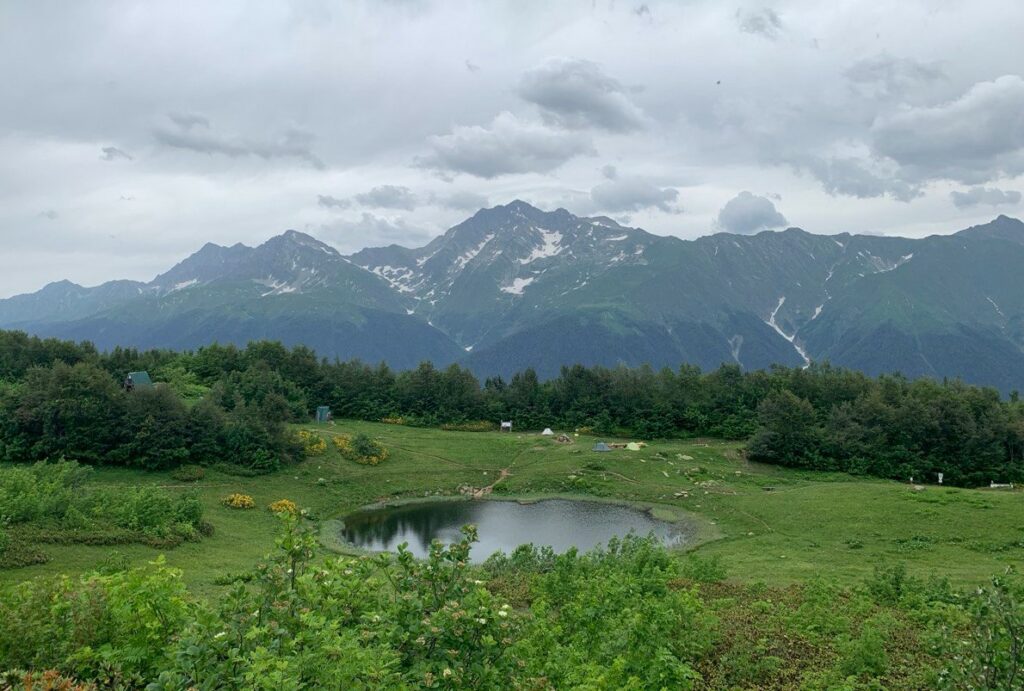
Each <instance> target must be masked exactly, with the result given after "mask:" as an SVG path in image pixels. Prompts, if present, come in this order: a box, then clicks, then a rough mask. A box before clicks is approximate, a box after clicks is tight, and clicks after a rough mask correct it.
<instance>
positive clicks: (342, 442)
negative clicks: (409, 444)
mask: <svg viewBox="0 0 1024 691" xmlns="http://www.w3.org/2000/svg"><path fill="white" fill-rule="evenodd" d="M332 439H333V441H334V446H335V447H336V448H337V449H338V451H339V452H340V453H341V455H342V456H344V457H345V458H347V459H349V460H350V461H355V462H356V463H361V464H363V465H379V464H380V463H382V462H384V461H385V460H387V458H388V455H389V452H388V450H387V447H385V446H384V445H383V444H381V443H380V442H379V441H377V440H375V439H372V438H371V437H369V436H367V435H365V434H362V433H360V434H356V435H355V436H352V437H350V436H348V435H345V434H339V435H336V436H334V437H332Z"/></svg>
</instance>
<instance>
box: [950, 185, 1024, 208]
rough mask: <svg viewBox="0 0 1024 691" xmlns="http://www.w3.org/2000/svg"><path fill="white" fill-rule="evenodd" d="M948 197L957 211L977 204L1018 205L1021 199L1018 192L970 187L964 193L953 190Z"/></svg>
mask: <svg viewBox="0 0 1024 691" xmlns="http://www.w3.org/2000/svg"><path fill="white" fill-rule="evenodd" d="M949 196H950V198H951V199H952V200H953V204H954V205H955V206H956V208H958V209H967V208H970V207H972V206H978V205H979V204H985V205H988V206H998V205H999V204H1019V203H1020V199H1021V194H1020V192H1018V191H1016V190H1001V189H998V188H996V187H972V188H970V189H969V190H966V191H964V192H959V191H957V190H954V191H952V192H950V193H949Z"/></svg>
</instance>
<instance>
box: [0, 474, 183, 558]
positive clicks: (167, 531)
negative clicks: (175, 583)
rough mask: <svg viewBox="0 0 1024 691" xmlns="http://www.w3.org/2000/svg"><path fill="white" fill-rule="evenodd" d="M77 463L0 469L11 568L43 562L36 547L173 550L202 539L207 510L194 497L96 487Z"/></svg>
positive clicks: (158, 490) (1, 517) (143, 489)
mask: <svg viewBox="0 0 1024 691" xmlns="http://www.w3.org/2000/svg"><path fill="white" fill-rule="evenodd" d="M90 473H91V471H90V469H89V468H86V467H83V466H80V465H78V464H77V463H73V462H61V463H36V464H34V465H32V466H28V467H12V468H3V469H0V512H2V515H0V520H2V521H4V522H5V523H6V524H7V532H8V533H9V542H10V546H9V548H8V549H7V550H0V551H2V552H4V553H5V554H4V555H3V562H4V563H5V564H7V565H9V566H22V565H26V564H32V563H39V562H41V561H45V560H46V559H45V556H44V555H41V554H40V553H39V552H38V551H37V550H36V549H34V548H33V547H32V545H33V544H34V543H38V542H49V543H59V544H76V543H78V544H126V543H130V542H139V543H144V544H154V545H159V546H164V547H173V546H175V545H177V544H179V543H180V542H181V541H182V540H194V539H198V537H199V536H200V534H202V532H203V529H202V517H203V509H202V504H201V503H200V502H199V499H198V498H197V497H196V496H194V495H193V494H191V493H173V492H169V491H167V490H165V489H163V488H160V487H156V486H153V485H142V486H136V487H120V488H116V489H115V488H111V487H105V486H100V487H95V486H91V485H90V484H89V483H88V482H87V479H88V477H89V474H90Z"/></svg>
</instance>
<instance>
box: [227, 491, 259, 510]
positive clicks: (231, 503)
mask: <svg viewBox="0 0 1024 691" xmlns="http://www.w3.org/2000/svg"><path fill="white" fill-rule="evenodd" d="M220 503H221V504H223V505H224V506H226V507H228V508H229V509H255V508H256V502H255V501H253V498H252V497H250V496H249V495H248V494H240V493H238V492H235V493H233V494H229V495H228V496H226V497H224V498H223V499H221V500H220Z"/></svg>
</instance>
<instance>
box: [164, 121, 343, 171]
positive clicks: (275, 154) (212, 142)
mask: <svg viewBox="0 0 1024 691" xmlns="http://www.w3.org/2000/svg"><path fill="white" fill-rule="evenodd" d="M153 137H154V138H155V139H156V141H157V142H158V143H159V144H161V145H163V146H165V147H168V148H171V149H181V150H184V151H193V152H196V153H201V154H207V155H208V156H213V155H215V154H218V155H222V156H227V157H228V158H246V157H249V156H256V157H258V158H262V159H264V160H267V161H269V160H271V159H280V158H296V159H299V160H302V161H305V162H306V163H308V164H309V165H311V166H313V167H314V168H317V169H323V168H325V167H326V166H325V165H324V163H323V161H321V160H320V159H319V158H317V156H316V155H315V154H313V152H312V151H311V150H310V146H309V145H310V143H311V142H312V139H313V137H312V135H310V134H309V133H307V132H302V131H299V130H289V131H288V132H286V133H285V134H284V136H283V137H281V138H280V139H279V140H278V141H255V140H249V139H245V138H242V137H229V136H225V135H220V134H216V133H215V132H212V131H209V130H208V129H205V128H204V129H203V130H202V131H197V130H195V129H194V128H188V129H185V128H181V127H179V128H177V129H170V128H157V129H155V130H154V131H153Z"/></svg>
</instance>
